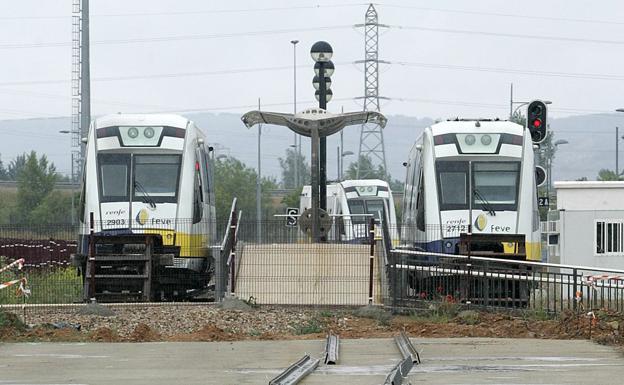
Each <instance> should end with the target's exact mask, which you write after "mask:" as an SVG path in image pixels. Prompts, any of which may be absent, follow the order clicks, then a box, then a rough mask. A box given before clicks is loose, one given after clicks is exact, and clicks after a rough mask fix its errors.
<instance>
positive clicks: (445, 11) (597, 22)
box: [382, 3, 624, 25]
mask: <svg viewBox="0 0 624 385" xmlns="http://www.w3.org/2000/svg"><path fill="white" fill-rule="evenodd" d="M382 6H383V7H391V8H401V9H414V10H419V11H431V12H444V13H459V14H466V15H478V16H494V17H509V18H515V19H529V20H544V21H562V22H573V23H589V24H603V25H604V24H607V25H624V22H619V21H611V20H595V19H575V18H565V17H552V16H540V15H516V14H510V13H498V12H482V11H466V10H458V9H442V8H428V7H417V6H409V5H398V4H387V3H385V4H383V5H382Z"/></svg>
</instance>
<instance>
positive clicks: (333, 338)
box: [325, 333, 340, 365]
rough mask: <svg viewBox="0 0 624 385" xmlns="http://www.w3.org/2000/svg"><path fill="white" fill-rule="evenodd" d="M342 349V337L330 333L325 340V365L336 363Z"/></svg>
mask: <svg viewBox="0 0 624 385" xmlns="http://www.w3.org/2000/svg"><path fill="white" fill-rule="evenodd" d="M339 349H340V339H339V338H338V336H337V335H333V334H331V333H330V334H328V335H327V339H326V340H325V365H336V362H338V354H339Z"/></svg>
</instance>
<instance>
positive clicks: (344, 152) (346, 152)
mask: <svg viewBox="0 0 624 385" xmlns="http://www.w3.org/2000/svg"><path fill="white" fill-rule="evenodd" d="M349 155H355V154H354V153H353V151H343V152H342V154H340V159H339V162H338V163H339V164H340V172H339V175H340V176H339V177H338V179H339V180H340V181H342V180H343V179H344V176H343V174H344V157H345V156H349Z"/></svg>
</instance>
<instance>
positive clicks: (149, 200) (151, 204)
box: [134, 181, 156, 209]
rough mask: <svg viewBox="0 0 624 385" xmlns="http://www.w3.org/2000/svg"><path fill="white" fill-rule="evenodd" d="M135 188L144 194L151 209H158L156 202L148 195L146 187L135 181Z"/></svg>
mask: <svg viewBox="0 0 624 385" xmlns="http://www.w3.org/2000/svg"><path fill="white" fill-rule="evenodd" d="M134 188H136V189H138V190H139V191H140V192H141V193H142V194H143V196H144V197H145V200H146V201H147V204H149V205H150V207H151V208H153V209H155V208H156V202H154V200H153V199H152V197H151V196H150V195H149V194H148V193H147V191H146V190H145V187H143V185H142V184H141V183H139V182H138V181H134Z"/></svg>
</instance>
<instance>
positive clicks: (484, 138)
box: [481, 135, 492, 146]
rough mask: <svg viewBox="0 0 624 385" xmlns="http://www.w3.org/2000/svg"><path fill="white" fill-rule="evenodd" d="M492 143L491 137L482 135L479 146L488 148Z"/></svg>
mask: <svg viewBox="0 0 624 385" xmlns="http://www.w3.org/2000/svg"><path fill="white" fill-rule="evenodd" d="M490 143H492V137H491V136H489V135H483V136H482V137H481V144H482V145H484V146H489V145H490Z"/></svg>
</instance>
